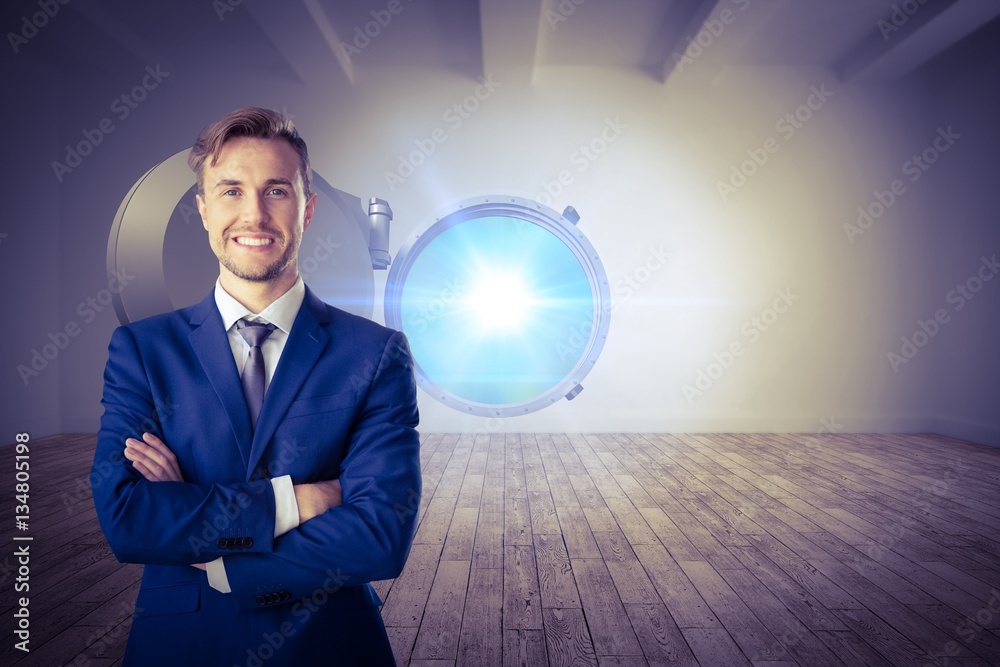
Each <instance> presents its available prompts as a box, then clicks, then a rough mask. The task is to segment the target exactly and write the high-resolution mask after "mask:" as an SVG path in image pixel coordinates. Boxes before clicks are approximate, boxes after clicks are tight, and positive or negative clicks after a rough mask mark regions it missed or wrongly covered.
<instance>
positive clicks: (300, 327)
mask: <svg viewBox="0 0 1000 667" xmlns="http://www.w3.org/2000/svg"><path fill="white" fill-rule="evenodd" d="M189 162H190V164H191V166H192V168H193V169H194V171H195V173H196V175H197V178H198V196H197V203H198V210H199V212H200V213H201V217H202V221H203V223H204V226H205V229H206V230H207V231H208V237H209V242H210V243H211V246H212V250H213V251H214V252H215V254H216V256H217V257H218V259H219V267H220V275H219V279H218V281H217V282H216V285H215V289H214V290H213V291H212V292H210V293H209V294H208V296H207V297H206V298H205V299H204V300H202V301H201V302H200V303H198V304H196V305H194V306H191V307H188V308H183V309H181V310H177V311H174V312H171V313H166V314H163V315H158V316H155V317H151V318H148V319H145V320H140V321H138V322H134V323H132V324H129V325H126V326H123V327H119V328H118V329H117V330H116V331H115V332H114V335H113V337H112V339H111V344H110V347H109V358H108V362H107V367H106V370H105V373H104V398H103V401H102V403H103V405H104V415H103V417H102V418H101V429H100V433H99V435H98V441H97V451H96V454H95V457H94V468H93V471H92V475H91V483H92V486H93V491H94V503H95V505H96V507H97V514H98V518H99V520H100V523H101V527H102V529H103V530H104V534H105V536H106V537H107V540H108V543H109V544H110V545H111V548H112V550H113V551H114V553H115V556H116V557H117V558H118V559H119V560H120V561H123V562H131V563H144V564H145V565H146V567H145V569H144V573H143V578H142V585H141V588H140V590H139V597H138V600H137V601H136V611H135V615H134V618H133V622H132V630H131V634H130V635H129V641H128V646H127V649H126V653H125V665H126V666H135V667H156V666H158V665H164V666H167V665H169V666H170V667H175V666H177V665H190V666H194V667H197V666H202V665H204V666H206V667H229V666H230V665H244V666H246V667H261V666H263V665H267V666H268V667H271V666H277V665H289V666H291V665H295V666H297V667H298V666H310V667H311V666H316V665H392V664H394V661H393V657H392V650H391V647H390V645H389V641H388V639H387V636H386V632H385V627H384V626H383V624H382V620H381V616H380V614H379V609H378V607H379V605H380V604H381V600H379V598H378V596H377V595H376V593H375V592H374V590H373V589H372V587H371V586H370V585H369V583H368V582H371V581H374V580H379V579H387V578H392V577H395V576H398V574H399V572H400V571H401V569H402V567H403V563H404V562H405V560H406V557H407V554H408V553H409V549H410V544H411V542H412V540H413V533H414V529H415V526H416V508H417V504H418V503H419V498H420V469H419V452H418V449H419V445H418V436H417V432H416V430H415V429H416V426H417V419H418V418H417V406H416V390H415V386H414V381H413V369H412V361H411V358H410V353H409V349H408V346H407V343H406V339H405V338H404V336H403V334H402V333H399V332H395V331H392V330H390V329H386V328H385V327H382V326H380V325H377V324H374V323H372V322H370V321H368V320H365V319H363V318H359V317H356V316H354V315H350V314H348V313H346V312H344V311H341V310H338V309H337V308H334V307H332V306H328V305H326V304H324V303H323V302H321V301H320V300H319V299H318V298H316V297H315V296H314V295H313V293H312V292H311V291H310V290H309V288H308V287H306V286H305V285H304V284H303V282H302V278H301V277H300V276H299V273H298V266H297V259H298V249H299V244H300V241H301V237H302V233H303V231H304V230H305V229H306V228H307V227H308V226H309V224H310V222H311V220H312V216H313V211H314V209H315V206H316V195H315V194H313V193H312V191H311V173H312V172H311V169H310V166H309V158H308V153H307V150H306V145H305V142H303V140H302V139H301V137H300V136H299V135H298V132H297V131H296V130H295V128H294V126H293V125H292V123H291V122H290V121H289V120H287V119H285V118H284V117H283V116H281V115H280V114H277V113H274V112H271V111H268V110H266V109H255V108H251V109H238V110H236V111H234V112H232V113H230V114H227V115H226V116H224V117H223V118H221V119H219V120H218V121H216V122H215V123H213V124H211V125H209V126H208V127H206V128H205V129H204V130H203V131H202V134H201V136H199V138H198V141H197V143H196V144H195V146H194V148H193V149H192V152H191V158H190V160H189ZM163 406H169V408H168V409H166V410H165V409H163Z"/></svg>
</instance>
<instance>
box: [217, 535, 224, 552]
mask: <svg viewBox="0 0 1000 667" xmlns="http://www.w3.org/2000/svg"><path fill="white" fill-rule="evenodd" d="M216 544H217V545H218V547H219V548H220V549H225V548H226V538H224V537H220V538H219V541H218V542H216Z"/></svg>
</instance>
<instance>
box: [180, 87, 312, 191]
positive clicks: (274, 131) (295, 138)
mask: <svg viewBox="0 0 1000 667" xmlns="http://www.w3.org/2000/svg"><path fill="white" fill-rule="evenodd" d="M234 137H254V138H257V139H276V138H281V139H284V140H285V141H287V142H288V143H289V144H290V145H291V147H292V148H294V149H295V152H296V153H298V156H299V170H300V171H301V172H302V185H303V187H304V189H305V196H306V197H309V195H310V194H312V168H311V167H310V166H309V151H308V150H307V149H306V142H305V141H303V140H302V137H300V136H299V132H298V130H296V129H295V125H294V124H292V121H291V120H289V119H288V118H286V117H285V116H283V115H282V114H280V113H278V112H277V111H271V110H270V109H261V108H260V107H244V108H242V109H236V110H235V111H230V112H229V113H227V114H226V115H225V116H223V117H222V118H220V119H219V120H217V121H215V122H214V123H212V124H210V125H208V126H206V127H205V129H203V130H202V131H201V134H199V135H198V140H197V141H195V142H194V147H192V148H191V154H190V155H189V156H188V166H189V167H191V169H192V170H194V173H195V175H196V176H197V177H198V192H199V194H201V195H204V194H205V180H204V176H205V160H206V159H208V158H209V156H211V158H212V161H211V163H210V164H211V165H212V166H215V163H216V162H217V161H218V160H219V154H220V153H221V152H222V145H223V144H225V143H226V142H227V141H229V140H230V139H232V138H234Z"/></svg>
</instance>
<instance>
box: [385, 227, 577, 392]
mask: <svg viewBox="0 0 1000 667" xmlns="http://www.w3.org/2000/svg"><path fill="white" fill-rule="evenodd" d="M397 261H398V260H397ZM405 268H406V271H405V274H404V277H405V280H403V282H402V288H401V289H400V290H399V296H398V297H396V298H398V302H397V303H398V307H399V311H398V315H395V316H394V318H395V319H394V320H393V321H394V323H395V324H396V325H397V327H399V328H401V329H402V330H403V331H404V332H405V333H406V335H407V337H408V338H409V342H410V349H411V351H412V352H413V358H414V360H415V361H416V363H417V366H418V369H417V370H418V372H419V373H421V374H423V375H424V376H425V377H426V378H428V380H430V381H431V382H433V383H434V385H435V386H436V387H439V388H440V390H441V393H444V392H447V394H448V395H450V396H452V397H454V400H460V401H465V402H467V403H468V404H471V405H473V406H483V405H485V406H505V405H516V404H522V403H526V402H529V401H533V400H537V401H540V400H541V399H542V398H543V397H544V396H545V395H546V393H547V392H550V391H552V389H553V388H554V387H557V386H560V383H564V382H565V379H566V377H567V376H568V375H569V374H570V373H572V372H573V370H574V368H576V367H577V366H578V365H579V364H580V363H581V357H582V356H583V355H584V353H585V351H586V349H587V341H588V340H589V338H590V336H591V333H592V331H593V329H594V322H595V300H594V297H593V292H592V290H591V283H590V280H589V279H588V276H587V272H586V271H585V270H584V267H583V265H582V264H581V263H580V261H579V259H578V258H577V257H576V255H575V254H574V253H573V251H572V250H571V249H570V248H569V246H568V245H566V243H564V242H563V241H562V240H561V239H560V238H559V237H557V236H556V235H555V234H553V233H552V232H551V231H549V230H547V229H545V228H544V227H542V226H541V225H537V224H531V223H527V222H525V221H524V220H521V219H516V218H512V217H509V216H499V215H496V216H484V217H475V218H471V219H469V220H465V221H463V222H461V223H460V224H456V225H453V226H451V227H449V228H448V229H446V230H445V231H443V232H441V233H439V234H436V235H434V236H431V237H430V239H428V240H426V241H424V242H423V244H422V245H421V247H420V252H419V253H417V254H415V255H414V256H413V258H412V259H411V260H409V262H408V264H407V265H406V267H405ZM395 270H396V271H399V269H398V268H397V269H395ZM441 393H437V392H436V395H439V396H440V395H441ZM560 397H561V396H560ZM538 405H539V407H541V406H542V403H541V402H539V403H538Z"/></svg>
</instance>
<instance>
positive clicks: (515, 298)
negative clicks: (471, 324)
mask: <svg viewBox="0 0 1000 667" xmlns="http://www.w3.org/2000/svg"><path fill="white" fill-rule="evenodd" d="M465 306H466V307H467V308H469V309H470V310H471V311H472V312H473V313H475V315H476V320H477V323H478V324H479V328H480V330H482V331H504V332H509V331H517V330H519V329H520V328H521V325H522V324H523V322H524V318H525V315H526V314H527V312H528V310H530V307H531V296H530V295H529V294H528V291H527V290H526V289H525V288H524V283H523V282H521V279H520V277H519V276H517V275H500V274H487V275H485V276H483V278H482V280H481V281H479V283H477V284H476V285H475V286H474V287H473V288H472V290H471V291H470V292H469V296H468V297H467V298H466V303H465Z"/></svg>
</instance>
